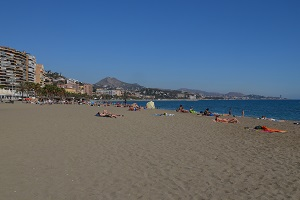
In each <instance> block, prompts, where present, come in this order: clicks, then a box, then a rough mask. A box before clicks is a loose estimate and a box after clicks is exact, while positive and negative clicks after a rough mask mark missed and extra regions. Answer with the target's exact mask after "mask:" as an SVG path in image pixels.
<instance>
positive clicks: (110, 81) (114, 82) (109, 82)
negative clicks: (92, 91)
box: [94, 77, 144, 90]
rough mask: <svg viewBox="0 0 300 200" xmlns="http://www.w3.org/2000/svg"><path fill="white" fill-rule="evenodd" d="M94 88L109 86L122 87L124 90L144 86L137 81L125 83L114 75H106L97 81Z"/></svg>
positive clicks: (108, 87)
mask: <svg viewBox="0 0 300 200" xmlns="http://www.w3.org/2000/svg"><path fill="white" fill-rule="evenodd" d="M94 88H107V89H116V88H121V89H124V90H140V89H142V88H144V87H143V86H141V85H139V84H137V83H133V84H131V83H125V82H123V81H120V80H118V79H116V78H113V77H106V78H104V79H102V80H100V81H98V82H97V83H95V84H94Z"/></svg>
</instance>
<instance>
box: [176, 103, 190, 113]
mask: <svg viewBox="0 0 300 200" xmlns="http://www.w3.org/2000/svg"><path fill="white" fill-rule="evenodd" d="M176 112H183V113H188V112H189V111H188V110H185V109H184V108H183V106H182V105H180V106H179V108H177V109H176Z"/></svg>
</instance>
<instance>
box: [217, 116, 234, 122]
mask: <svg viewBox="0 0 300 200" xmlns="http://www.w3.org/2000/svg"><path fill="white" fill-rule="evenodd" d="M215 121H216V122H222V123H238V122H239V121H238V120H237V119H236V118H235V117H233V118H229V119H226V118H220V116H218V115H216V118H215Z"/></svg>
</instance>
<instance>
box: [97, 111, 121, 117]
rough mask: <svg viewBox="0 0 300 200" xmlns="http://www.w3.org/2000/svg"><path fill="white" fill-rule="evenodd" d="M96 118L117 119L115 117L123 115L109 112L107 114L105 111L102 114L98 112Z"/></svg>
mask: <svg viewBox="0 0 300 200" xmlns="http://www.w3.org/2000/svg"><path fill="white" fill-rule="evenodd" d="M96 116H99V117H110V118H117V117H120V116H122V117H123V116H124V115H118V114H112V113H110V112H108V111H107V110H103V112H101V113H100V112H98V113H97V114H96Z"/></svg>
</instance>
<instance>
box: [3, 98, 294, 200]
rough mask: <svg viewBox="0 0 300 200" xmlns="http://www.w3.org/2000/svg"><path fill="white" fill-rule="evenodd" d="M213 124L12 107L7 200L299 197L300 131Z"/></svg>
mask: <svg viewBox="0 0 300 200" xmlns="http://www.w3.org/2000/svg"><path fill="white" fill-rule="evenodd" d="M104 109H107V110H108V111H110V112H112V113H116V114H122V115H124V117H118V118H104V117H96V116H94V115H95V114H96V113H97V112H98V111H103V110H104ZM164 112H168V113H171V114H175V115H174V116H155V114H162V113H164ZM213 119H214V118H213V117H204V116H198V115H195V114H189V113H176V112H175V111H164V110H142V111H128V110H127V108H116V107H112V106H109V107H93V106H86V105H43V106H40V105H32V104H23V103H20V102H16V103H15V104H4V103H2V104H0V122H1V125H0V159H1V168H0V177H1V179H0V194H1V199H13V200H16V199H22V200H23V199H56V200H57V199H70V200H71V199H72V200H74V199H88V200H89V199H92V200H94V199H95V200H96V199H97V200H98V199H155V200H156V199H299V197H300V125H295V124H293V122H292V121H286V122H273V121H266V120H258V119H253V118H246V117H245V118H238V120H239V122H240V123H237V124H224V123H216V122H214V121H213ZM258 125H260V126H267V127H270V128H276V129H281V130H286V131H287V132H286V133H267V132H263V131H261V130H254V129H245V128H244V127H250V128H254V127H255V126H258Z"/></svg>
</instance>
